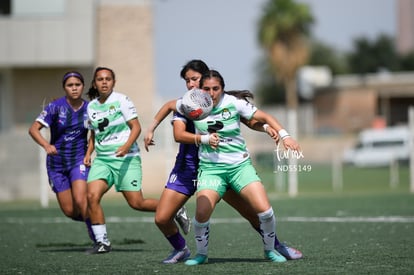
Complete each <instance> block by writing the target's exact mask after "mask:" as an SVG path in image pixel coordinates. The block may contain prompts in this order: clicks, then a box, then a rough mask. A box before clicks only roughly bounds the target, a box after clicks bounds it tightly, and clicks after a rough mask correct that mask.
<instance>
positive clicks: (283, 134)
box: [278, 129, 290, 139]
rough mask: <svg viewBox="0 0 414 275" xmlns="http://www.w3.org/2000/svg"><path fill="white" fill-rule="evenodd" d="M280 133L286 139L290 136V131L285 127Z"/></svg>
mask: <svg viewBox="0 0 414 275" xmlns="http://www.w3.org/2000/svg"><path fill="white" fill-rule="evenodd" d="M278 133H279V136H280V138H281V139H285V138H287V137H290V135H289V133H288V132H287V131H286V130H285V129H282V130H279V132H278Z"/></svg>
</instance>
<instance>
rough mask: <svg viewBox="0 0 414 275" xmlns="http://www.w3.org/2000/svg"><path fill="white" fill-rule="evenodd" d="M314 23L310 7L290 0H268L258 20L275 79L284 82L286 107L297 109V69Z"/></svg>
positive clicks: (303, 55)
mask: <svg viewBox="0 0 414 275" xmlns="http://www.w3.org/2000/svg"><path fill="white" fill-rule="evenodd" d="M312 23H313V16H312V15H311V13H310V11H309V7H308V6H307V5H305V4H300V3H296V2H295V1H293V0H270V1H269V2H268V3H267V4H266V5H265V7H264V9H263V16H262V18H261V20H260V22H259V35H258V36H259V37H258V38H259V42H260V44H261V45H262V47H263V48H264V49H265V51H266V53H267V56H268V57H269V59H270V61H271V65H272V69H273V72H274V75H275V78H276V79H277V80H279V81H281V82H282V83H283V85H284V86H285V90H286V103H287V107H288V108H289V109H294V110H295V109H296V108H297V105H298V97H297V90H296V72H297V70H298V69H299V68H300V67H301V66H303V65H304V64H306V62H307V60H308V56H309V49H308V46H307V43H306V37H307V35H308V33H309V28H310V26H311V24H312Z"/></svg>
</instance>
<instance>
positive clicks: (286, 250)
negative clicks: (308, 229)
mask: <svg viewBox="0 0 414 275" xmlns="http://www.w3.org/2000/svg"><path fill="white" fill-rule="evenodd" d="M276 250H277V252H279V253H280V254H282V255H283V256H284V257H285V258H286V259H288V260H299V259H302V258H303V255H302V252H300V251H299V250H297V249H295V248H293V247H289V246H287V245H286V244H284V243H281V244H279V245H277V246H276Z"/></svg>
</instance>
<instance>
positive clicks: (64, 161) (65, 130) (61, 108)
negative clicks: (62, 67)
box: [29, 71, 95, 242]
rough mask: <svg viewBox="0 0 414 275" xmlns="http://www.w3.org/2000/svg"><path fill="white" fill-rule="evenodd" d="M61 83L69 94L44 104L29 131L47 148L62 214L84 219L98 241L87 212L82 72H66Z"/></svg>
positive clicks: (85, 106)
mask: <svg viewBox="0 0 414 275" xmlns="http://www.w3.org/2000/svg"><path fill="white" fill-rule="evenodd" d="M62 85H63V89H64V91H65V94H66V95H65V96H63V97H61V98H58V99H56V100H54V101H52V102H51V103H49V104H48V105H47V106H46V107H45V108H44V110H43V111H42V112H41V113H40V115H39V116H38V117H37V118H36V120H35V121H34V122H33V124H32V126H31V127H30V129H29V134H30V136H31V137H32V138H33V140H34V141H35V142H36V143H37V144H39V145H40V146H42V147H43V148H44V150H45V151H46V154H47V158H46V167H47V174H48V177H49V184H50V187H51V188H52V190H53V192H55V194H56V198H57V201H58V203H59V206H60V208H61V209H62V212H63V214H65V215H66V216H67V217H69V218H71V219H73V220H75V221H84V222H85V223H86V225H87V228H88V233H89V237H90V238H91V239H92V240H93V241H94V242H95V237H94V235H93V232H92V230H91V223H90V220H89V218H88V214H87V213H88V212H87V198H86V193H87V185H86V179H87V178H88V172H89V167H88V166H86V165H85V164H84V163H83V158H84V156H85V152H86V147H87V134H88V129H87V128H86V121H87V113H86V109H87V106H88V102H87V101H85V100H84V99H82V93H83V89H84V80H83V76H82V75H81V74H80V73H79V72H76V71H71V72H67V73H66V74H65V75H64V76H63V80H62ZM44 127H46V128H49V129H50V141H47V140H46V139H45V138H44V137H43V136H42V134H41V132H40V130H41V129H42V128H44Z"/></svg>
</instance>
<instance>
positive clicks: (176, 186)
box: [165, 170, 197, 197]
mask: <svg viewBox="0 0 414 275" xmlns="http://www.w3.org/2000/svg"><path fill="white" fill-rule="evenodd" d="M165 188H168V189H171V190H174V191H176V192H178V193H181V194H184V195H186V196H189V197H190V196H192V195H193V194H194V193H195V191H196V189H197V171H194V172H183V171H180V172H177V171H175V170H173V171H172V172H171V174H170V176H169V177H168V181H167V184H166V185H165Z"/></svg>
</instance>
